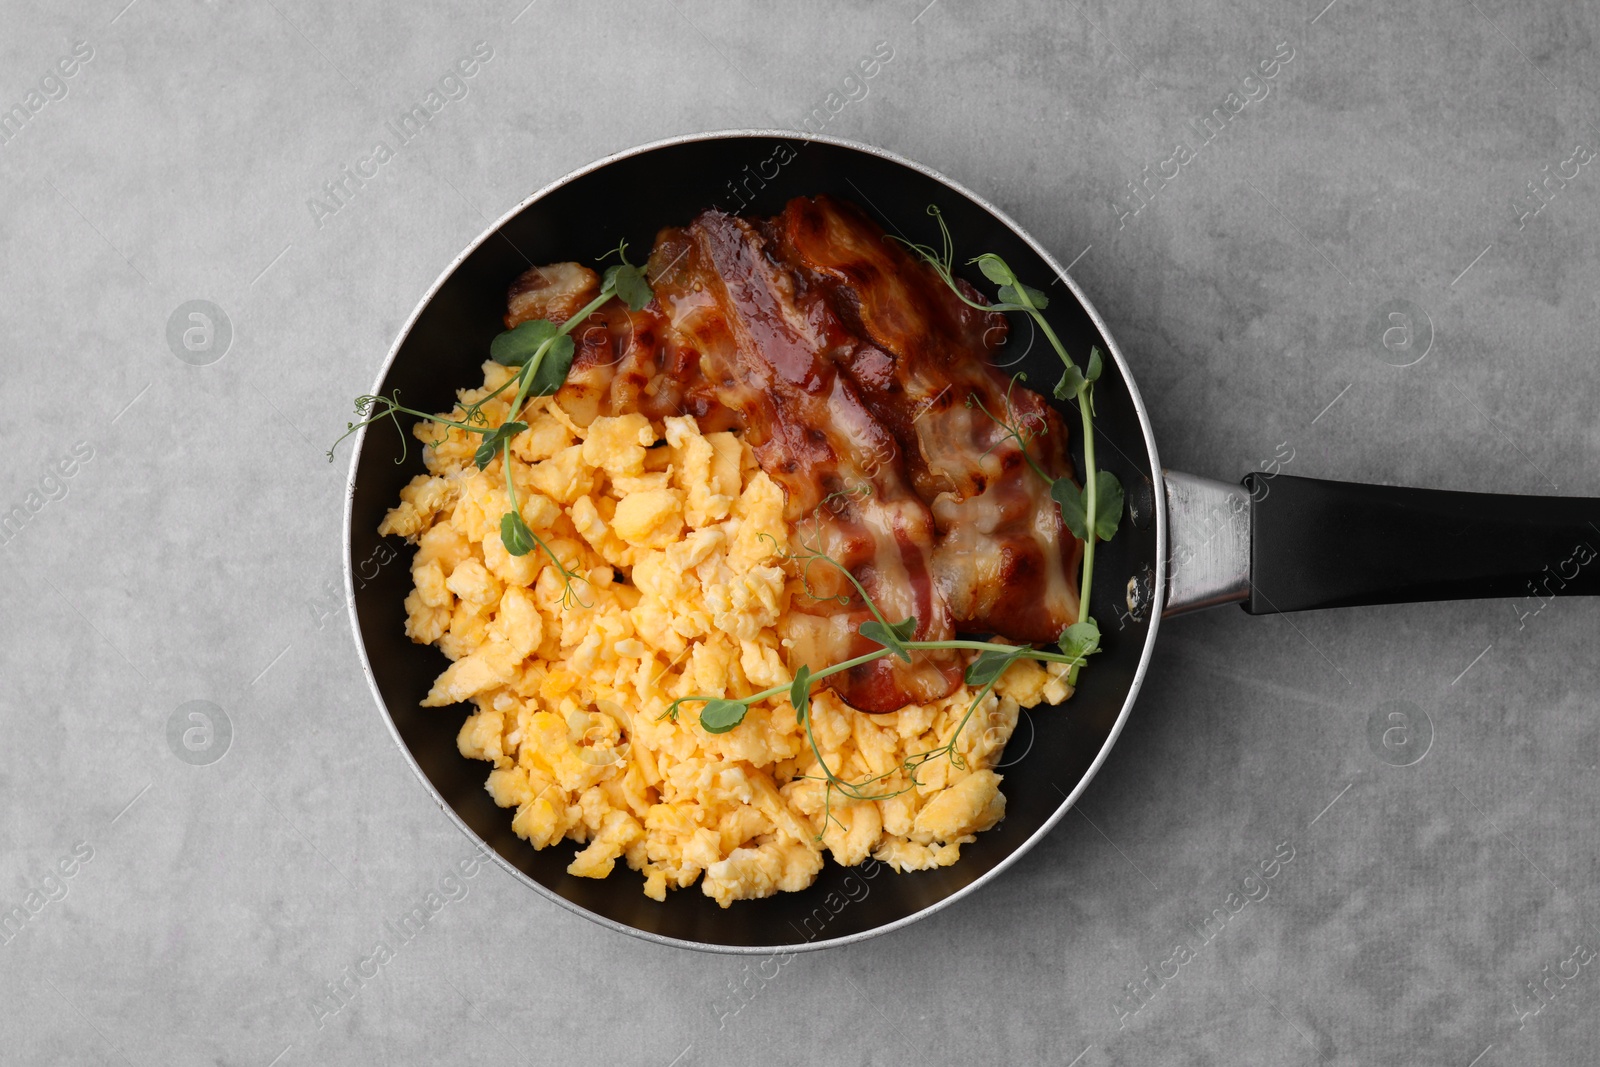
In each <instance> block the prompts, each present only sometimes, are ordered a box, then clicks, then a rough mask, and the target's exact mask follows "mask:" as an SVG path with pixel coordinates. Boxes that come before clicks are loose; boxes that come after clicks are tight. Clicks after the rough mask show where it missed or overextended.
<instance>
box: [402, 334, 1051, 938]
mask: <svg viewBox="0 0 1600 1067" xmlns="http://www.w3.org/2000/svg"><path fill="white" fill-rule="evenodd" d="M512 373H513V369H512V368H509V367H503V366H500V365H499V364H497V363H492V362H491V363H485V364H484V379H485V381H484V388H483V389H481V390H476V391H463V392H462V393H461V394H460V398H461V402H462V403H463V404H466V403H472V402H474V401H478V400H481V399H483V398H484V397H486V396H487V395H488V394H489V393H490V392H491V391H492V390H493V389H495V388H496V387H498V386H500V385H501V384H503V383H504V382H505V381H506V380H507V379H508V378H509V377H510V376H511V374H512ZM509 398H510V390H508V391H507V392H506V393H504V394H502V395H501V397H497V398H495V399H493V400H490V401H489V402H488V403H486V404H484V406H483V413H484V414H485V415H486V416H487V417H488V419H489V421H490V423H492V424H498V423H500V422H501V421H503V420H504V419H505V417H506V414H507V408H508V406H509ZM454 418H456V419H457V420H459V419H460V418H462V412H461V409H460V408H458V409H457V411H456V414H455V415H454ZM524 421H526V422H527V423H528V429H526V430H524V431H523V432H522V433H520V434H518V435H517V436H516V437H515V438H514V439H513V441H512V445H511V451H512V455H513V457H514V462H513V463H512V468H513V469H512V477H513V479H514V480H515V484H516V489H517V499H518V502H519V505H520V510H521V513H522V517H523V519H524V520H526V522H527V524H528V526H529V527H530V528H531V529H532V530H533V531H534V532H535V533H537V534H538V535H539V537H541V538H542V539H543V540H544V542H545V543H546V544H547V545H549V547H550V549H551V551H552V552H554V554H555V555H556V556H557V557H558V558H559V559H560V560H561V562H562V564H563V565H564V566H565V567H566V568H567V570H568V571H570V572H572V573H573V574H574V575H575V576H576V579H575V580H574V581H573V583H572V585H571V587H570V589H569V588H568V587H567V586H566V584H565V583H564V582H563V580H562V577H561V575H560V573H559V571H558V569H557V568H556V567H555V566H553V565H552V564H551V562H550V559H549V557H548V556H547V555H546V554H545V553H544V551H542V550H541V549H539V548H537V547H536V548H535V549H534V550H533V551H532V552H530V553H528V554H527V555H525V556H520V557H518V556H512V555H510V554H509V553H508V552H507V551H506V550H505V548H504V546H503V545H502V544H501V541H500V517H501V515H502V514H503V513H504V512H505V511H506V509H507V506H508V505H507V496H506V491H505V471H504V469H503V466H502V464H503V460H502V459H501V458H498V457H497V458H496V459H495V460H494V462H493V463H492V464H490V466H489V467H488V469H487V470H484V471H479V470H478V469H477V467H476V465H475V464H474V463H473V452H474V450H475V449H476V447H477V445H478V443H479V440H480V438H479V435H477V434H471V433H467V432H465V431H462V430H459V429H452V428H449V427H445V426H442V425H439V424H435V423H426V422H425V423H422V424H419V425H418V427H417V429H416V433H417V436H418V437H419V438H420V439H421V440H423V441H424V442H426V443H427V447H426V448H425V449H424V456H425V460H426V463H427V467H428V470H429V471H430V473H429V474H426V475H419V476H417V477H416V478H414V479H413V480H412V481H411V483H410V484H409V485H408V486H406V487H405V489H403V490H402V491H401V494H400V497H401V501H400V503H399V505H398V506H396V507H395V508H393V509H392V510H391V511H390V512H389V514H388V516H387V517H386V518H385V519H384V522H383V524H382V526H381V527H380V532H381V533H383V534H385V535H388V534H398V535H401V536H404V537H406V538H407V539H409V540H410V541H412V542H413V543H414V544H415V545H416V548H417V552H416V557H415V558H414V559H413V561H412V565H411V571H412V577H413V579H414V582H415V588H414V589H413V591H412V592H411V594H410V595H409V596H408V597H407V598H406V602H405V607H406V632H407V634H408V635H409V636H410V637H411V638H412V640H414V641H416V642H418V643H423V644H434V645H437V646H438V647H439V648H440V649H441V650H442V651H443V652H444V654H445V655H446V656H447V657H449V659H450V660H451V661H452V662H451V664H450V666H449V667H448V668H447V669H446V670H445V671H444V673H442V674H441V675H440V676H439V678H438V680H437V681H436V682H435V683H434V685H433V689H432V691H431V692H430V693H429V694H428V696H427V699H426V700H424V701H423V704H424V705H425V706H431V707H448V706H451V705H454V704H457V703H460V702H463V701H470V702H471V703H472V704H473V705H474V706H475V708H476V710H474V711H473V712H472V714H471V715H470V716H468V718H467V720H466V722H465V723H463V725H462V727H461V732H460V735H459V737H458V745H459V747H460V750H461V752H462V754H463V755H465V756H468V757H471V758H474V759H481V760H486V761H488V762H490V763H492V764H493V765H494V769H493V770H491V771H490V772H489V779H488V784H487V788H488V791H489V793H490V795H491V796H493V798H494V800H495V802H496V803H497V804H499V805H500V806H501V807H504V808H514V809H515V810H516V814H515V815H514V816H513V818H512V822H511V826H512V829H513V830H515V831H516V832H517V833H518V834H519V835H520V836H522V837H523V838H526V839H527V840H528V842H529V843H530V844H532V845H533V847H535V848H545V847H546V846H548V845H551V844H554V843H556V842H559V841H562V840H564V839H571V840H574V841H577V842H579V843H582V844H583V845H584V846H585V847H584V848H582V849H581V850H580V851H579V852H578V853H577V855H576V856H575V857H574V859H573V860H572V863H571V865H570V866H569V867H568V872H569V873H571V874H573V875H577V876H580V877H586V878H604V877H606V876H607V875H609V874H610V873H611V872H612V870H613V869H614V868H615V866H616V862H617V860H619V859H620V860H622V861H623V862H624V863H626V864H627V865H628V866H629V867H630V868H632V869H634V870H636V871H639V872H641V873H642V874H643V876H644V891H645V893H646V894H647V895H648V896H650V897H653V898H654V899H656V900H664V899H665V898H666V893H667V890H668V889H677V888H683V887H686V886H689V885H692V884H693V883H694V882H695V881H696V880H697V879H698V880H699V881H700V887H701V890H702V892H704V893H705V894H706V895H707V896H710V897H712V898H714V899H715V900H716V901H717V902H718V903H719V904H721V905H722V906H723V907H727V906H728V905H729V904H730V903H732V902H733V901H735V900H744V899H749V898H753V897H765V896H770V895H772V894H774V893H776V892H779V891H793V890H800V889H804V888H805V887H806V886H808V885H810V884H811V882H812V881H813V880H814V879H815V878H816V876H817V873H818V871H820V870H821V868H822V863H823V855H824V853H825V852H828V853H832V855H833V858H834V859H835V860H836V861H837V862H839V863H841V864H846V865H852V864H857V863H861V862H863V861H864V860H865V859H866V858H867V857H868V856H872V857H875V858H877V859H878V860H881V861H883V862H885V863H888V864H889V865H891V866H892V867H893V868H894V869H895V870H896V871H907V870H921V869H926V868H930V867H938V866H944V865H947V864H950V863H954V862H955V861H956V859H957V858H958V857H959V855H960V849H961V846H962V845H963V844H967V843H969V842H971V841H973V840H974V835H975V834H977V833H979V832H981V831H983V830H987V829H989V828H990V827H992V826H994V825H995V824H996V823H997V822H999V821H1000V819H1001V817H1002V816H1003V815H1004V814H1005V797H1004V796H1003V795H1002V794H1001V793H1000V790H999V786H1000V775H998V774H996V773H995V772H994V771H993V770H991V769H989V768H990V767H991V766H992V764H993V763H994V761H995V760H996V759H997V758H998V756H999V754H1000V752H1001V750H1002V749H1003V748H1004V747H1005V743H1006V741H1007V739H1008V738H1009V737H1010V736H1011V731H1012V729H1013V727H1014V726H1015V724H1016V720H1017V715H1018V710H1019V708H1020V707H1027V706H1032V705H1034V704H1037V703H1039V702H1041V701H1049V702H1050V703H1059V702H1060V701H1062V700H1064V699H1066V697H1067V696H1068V695H1069V693H1070V688H1069V687H1068V685H1067V683H1066V679H1065V672H1064V670H1063V669H1059V668H1052V669H1051V670H1048V671H1047V670H1046V669H1045V668H1043V667H1041V666H1040V665H1039V664H1037V663H1035V662H1033V661H1028V660H1024V661H1020V662H1018V663H1016V664H1015V665H1013V666H1012V667H1011V668H1010V670H1008V671H1007V672H1006V674H1005V676H1004V677H1003V678H1002V679H1001V681H1000V683H999V685H998V686H997V687H996V689H995V691H994V693H992V694H991V695H990V696H989V697H988V698H987V699H986V700H985V701H984V703H983V704H982V705H981V706H980V707H979V708H978V709H977V711H976V713H975V714H974V715H973V717H972V719H971V720H970V721H969V722H968V723H967V724H966V727H965V728H964V729H963V730H962V731H961V734H960V737H959V739H958V741H957V744H956V750H957V751H958V752H959V753H960V754H961V757H962V760H961V765H960V766H958V765H956V764H954V763H952V761H951V760H949V759H948V758H943V757H941V758H936V759H933V760H930V761H928V762H927V763H925V764H924V765H923V766H922V768H921V769H920V771H919V772H918V774H917V784H916V785H915V787H914V788H911V789H909V790H908V791H906V792H903V793H900V794H899V795H898V796H894V797H892V798H889V799H884V800H876V801H851V800H849V799H847V798H846V797H844V796H843V795H841V794H840V793H839V792H838V791H837V790H834V791H833V792H832V795H831V797H830V796H827V795H826V793H827V791H826V789H825V786H824V783H823V782H822V781H820V780H818V777H819V775H820V771H819V768H818V767H817V763H816V759H815V756H814V755H813V753H812V750H811V746H810V744H809V743H808V742H807V740H806V736H805V733H804V728H803V727H801V726H800V725H798V724H796V722H795V714H794V709H793V708H792V707H791V706H790V704H789V702H788V700H787V699H786V698H772V699H770V700H766V701H763V702H761V703H760V704H757V705H755V706H753V707H752V708H751V709H750V710H749V712H748V714H747V715H746V716H745V719H744V721H743V722H742V723H741V724H740V725H739V726H738V727H736V728H735V729H733V730H732V731H730V732H728V733H725V734H708V733H706V732H705V731H704V730H703V729H701V727H700V725H699V706H698V705H694V704H691V705H688V706H686V707H685V708H684V709H683V711H682V713H681V714H680V715H679V717H678V718H677V720H676V721H672V720H669V719H666V718H664V717H663V714H662V713H663V712H664V711H665V710H666V708H667V706H668V704H669V703H671V701H672V700H673V699H674V698H677V697H681V696H688V695H691V694H699V695H705V696H741V695H744V694H748V693H752V692H756V691H759V690H761V689H765V688H769V687H771V686H775V685H787V684H788V683H789V681H790V680H791V678H790V672H789V669H788V667H787V666H786V664H785V656H784V647H783V642H782V640H781V639H780V638H779V637H778V635H777V630H776V625H777V623H778V620H779V619H780V618H781V617H782V616H783V614H784V612H785V611H787V610H788V608H789V605H790V602H791V600H793V599H794V598H795V597H797V596H801V595H803V593H802V589H801V583H800V582H799V580H798V578H797V577H796V576H795V575H794V574H792V573H790V570H792V568H790V569H789V570H786V568H785V565H784V564H785V560H784V557H783V555H782V553H781V552H780V547H779V546H785V547H786V546H788V545H789V544H790V543H791V534H792V532H793V531H792V530H791V528H790V527H789V525H788V524H787V523H786V522H785V521H784V517H783V511H784V499H783V493H782V491H781V490H780V489H779V488H778V486H777V485H776V484H775V483H773V482H772V481H771V480H770V479H769V478H768V477H767V476H766V475H765V474H764V473H762V472H761V470H760V468H759V467H758V466H757V464H756V462H755V457H754V456H753V454H752V453H751V450H750V448H749V446H748V445H746V444H745V443H744V442H743V441H742V440H741V439H740V438H739V437H738V436H737V435H735V434H732V433H705V434H703V433H701V432H700V429H699V427H698V426H697V425H696V423H695V420H694V419H693V418H690V417H687V416H685V417H680V418H668V419H666V420H664V423H660V424H653V423H651V422H650V421H649V420H648V419H646V418H645V417H644V416H643V415H639V414H629V415H623V416H620V417H615V418H610V417H602V418H597V419H595V420H594V422H593V423H592V424H590V425H589V426H587V427H581V426H578V425H577V424H575V423H574V422H573V421H572V419H571V418H569V417H568V415H567V414H566V412H564V411H563V410H562V409H561V408H560V406H559V405H558V404H557V403H556V402H555V400H554V399H553V398H546V399H543V400H538V401H535V402H534V403H533V404H532V405H531V406H530V407H529V408H528V409H527V411H526V412H525V415H524ZM821 666H823V665H822V664H814V665H813V667H821ZM972 696H973V694H972V693H970V692H969V691H968V690H967V689H966V688H965V687H964V686H963V687H960V688H958V689H957V690H956V691H955V692H954V693H952V694H951V695H950V696H949V697H946V698H945V699H942V700H939V701H936V702H934V703H932V704H929V705H921V706H918V705H913V706H910V707H906V708H903V709H901V710H900V711H898V712H895V713H892V714H887V715H866V714H862V713H860V712H857V711H855V710H853V709H851V708H849V707H848V706H846V705H845V704H844V703H843V702H841V701H840V700H839V699H838V698H837V697H836V696H835V695H834V694H833V693H832V691H830V690H825V689H821V688H818V689H816V690H815V691H814V696H813V699H812V703H811V709H812V712H811V714H812V720H813V731H814V733H815V736H816V739H817V744H818V747H819V748H820V749H821V750H822V754H823V757H824V758H825V760H826V761H827V765H828V767H829V768H831V769H832V770H833V772H834V773H835V774H836V775H838V776H839V777H840V778H842V779H844V780H846V781H853V782H856V781H862V780H864V779H867V778H870V777H872V776H875V775H881V774H885V773H886V772H888V777H886V778H884V779H882V780H881V781H878V782H875V783H874V784H873V785H872V786H871V787H870V790H869V791H870V792H871V793H874V794H878V793H888V792H894V791H896V790H899V789H901V788H902V787H904V786H907V785H909V784H910V783H909V781H908V780H907V779H906V777H905V776H904V772H903V771H902V770H897V768H899V767H900V764H901V762H902V761H903V760H904V759H905V758H906V757H908V756H911V755H913V754H916V753H922V752H927V751H929V750H931V749H936V748H938V747H940V746H941V745H944V744H945V743H946V742H948V741H949V739H950V737H951V735H952V734H953V733H954V732H955V731H956V729H957V726H958V724H959V723H960V721H961V718H962V716H963V715H964V714H965V712H966V710H967V707H968V705H969V704H970V702H971V700H972ZM825 810H826V815H825Z"/></svg>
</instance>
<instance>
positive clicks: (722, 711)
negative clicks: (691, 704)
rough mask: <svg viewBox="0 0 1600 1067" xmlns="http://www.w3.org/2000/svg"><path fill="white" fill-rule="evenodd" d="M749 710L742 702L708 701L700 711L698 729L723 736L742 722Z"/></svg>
mask: <svg viewBox="0 0 1600 1067" xmlns="http://www.w3.org/2000/svg"><path fill="white" fill-rule="evenodd" d="M749 710H750V706H749V705H748V704H746V703H745V702H744V701H742V700H708V701H706V706H705V707H703V708H701V709H700V727H701V728H702V729H703V730H705V732H706V733H708V734H725V733H727V732H728V731H729V730H731V729H733V728H734V727H735V726H738V725H739V724H740V723H741V722H744V713H745V712H747V711H749Z"/></svg>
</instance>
